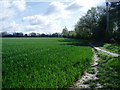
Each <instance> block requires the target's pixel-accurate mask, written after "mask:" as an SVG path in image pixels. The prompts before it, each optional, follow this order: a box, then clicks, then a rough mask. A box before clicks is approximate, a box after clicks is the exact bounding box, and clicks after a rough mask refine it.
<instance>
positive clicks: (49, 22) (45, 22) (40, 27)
mask: <svg viewBox="0 0 120 90" xmlns="http://www.w3.org/2000/svg"><path fill="white" fill-rule="evenodd" d="M23 21H24V22H25V21H27V22H29V24H30V25H27V26H25V27H26V30H27V31H30V32H33V31H34V32H39V33H54V32H60V29H61V26H60V25H59V24H58V21H56V20H55V19H54V18H50V17H48V16H42V15H33V16H28V17H24V18H23Z"/></svg>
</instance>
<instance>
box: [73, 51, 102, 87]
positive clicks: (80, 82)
mask: <svg viewBox="0 0 120 90" xmlns="http://www.w3.org/2000/svg"><path fill="white" fill-rule="evenodd" d="M92 50H93V52H94V57H93V59H94V61H93V63H92V65H91V67H90V68H91V69H94V70H95V73H94V74H90V73H88V72H85V74H84V75H83V76H82V77H81V78H80V79H79V80H78V81H77V82H76V84H75V85H74V87H73V88H90V85H89V84H85V83H84V82H86V81H88V80H96V79H98V78H97V77H96V75H97V73H98V70H97V65H98V62H97V61H98V60H99V58H98V56H97V54H96V52H95V50H94V49H92ZM97 88H101V85H100V84H99V83H98V84H97Z"/></svg>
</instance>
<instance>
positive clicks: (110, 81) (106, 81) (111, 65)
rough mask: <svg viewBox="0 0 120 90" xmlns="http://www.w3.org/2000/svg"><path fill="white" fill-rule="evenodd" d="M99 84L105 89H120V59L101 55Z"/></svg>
mask: <svg viewBox="0 0 120 90" xmlns="http://www.w3.org/2000/svg"><path fill="white" fill-rule="evenodd" d="M99 56H100V60H99V67H98V70H99V73H98V78H99V80H98V81H99V83H100V84H101V85H102V86H103V88H120V58H113V57H109V56H106V55H104V54H99Z"/></svg>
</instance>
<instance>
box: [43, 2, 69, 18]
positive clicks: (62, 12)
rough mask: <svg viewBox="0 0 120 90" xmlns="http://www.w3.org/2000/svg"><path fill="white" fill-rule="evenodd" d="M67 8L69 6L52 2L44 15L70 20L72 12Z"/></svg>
mask: <svg viewBox="0 0 120 90" xmlns="http://www.w3.org/2000/svg"><path fill="white" fill-rule="evenodd" d="M66 7H67V5H65V4H64V3H61V2H51V3H50V6H49V8H48V9H47V11H46V13H45V14H44V15H51V16H52V17H55V18H56V19H59V18H60V19H61V18H70V15H69V14H70V12H69V11H67V10H66V9H65V8H66Z"/></svg>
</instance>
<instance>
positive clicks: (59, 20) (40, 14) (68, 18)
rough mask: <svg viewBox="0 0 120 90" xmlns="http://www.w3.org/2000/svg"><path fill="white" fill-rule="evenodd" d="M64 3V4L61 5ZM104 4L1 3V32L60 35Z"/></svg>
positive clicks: (68, 0) (76, 0)
mask: <svg viewBox="0 0 120 90" xmlns="http://www.w3.org/2000/svg"><path fill="white" fill-rule="evenodd" d="M63 1H64V2H63ZM100 5H105V0H0V32H3V31H7V32H9V33H12V32H24V33H30V32H36V33H55V32H62V29H63V28H64V27H65V26H66V27H67V28H68V30H73V29H74V25H75V24H76V23H77V21H78V20H79V18H80V17H81V16H82V15H84V14H85V13H86V12H87V10H88V9H90V8H91V7H96V6H100Z"/></svg>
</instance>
